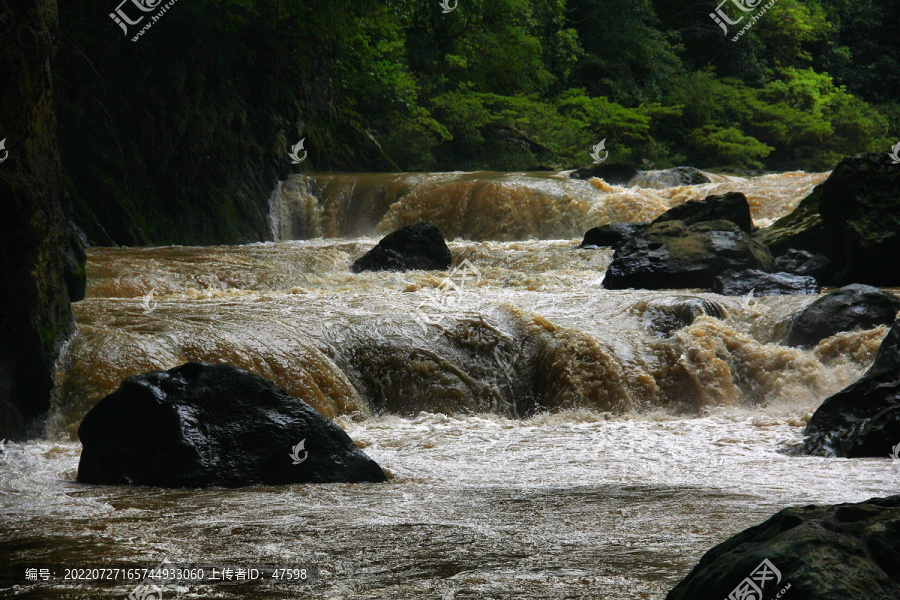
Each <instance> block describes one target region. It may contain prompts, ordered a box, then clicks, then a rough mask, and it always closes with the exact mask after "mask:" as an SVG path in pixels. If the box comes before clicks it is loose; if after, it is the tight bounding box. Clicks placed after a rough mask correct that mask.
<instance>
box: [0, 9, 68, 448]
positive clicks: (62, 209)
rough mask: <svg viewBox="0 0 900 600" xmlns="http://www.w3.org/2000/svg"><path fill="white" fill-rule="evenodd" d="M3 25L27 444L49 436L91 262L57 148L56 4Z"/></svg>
mask: <svg viewBox="0 0 900 600" xmlns="http://www.w3.org/2000/svg"><path fill="white" fill-rule="evenodd" d="M0 23H3V34H2V35H3V48H4V49H3V52H2V57H0V63H2V66H0V72H2V73H3V75H2V76H0V98H2V99H3V101H2V102H0V140H4V144H3V145H4V146H5V147H4V148H3V150H0V159H3V164H2V165H0V205H2V209H0V210H2V216H0V439H3V438H9V439H16V440H18V439H24V438H27V437H29V436H31V435H37V434H40V433H42V430H41V429H42V428H41V422H42V420H43V417H44V416H45V415H46V413H47V411H48V409H49V408H50V390H51V389H52V388H53V380H54V372H55V370H54V365H55V363H56V359H57V357H58V356H59V352H60V349H61V348H62V345H63V344H64V343H65V341H66V339H67V338H68V337H69V336H70V335H71V334H72V333H73V332H74V329H75V326H74V320H73V318H72V311H71V307H70V304H69V301H70V298H71V299H78V298H79V297H80V296H82V295H83V289H84V254H83V250H81V252H79V249H78V248H77V242H76V241H73V240H72V238H71V234H72V229H71V224H70V218H71V203H70V201H69V199H68V198H67V197H66V195H65V192H64V186H63V180H62V175H61V172H60V158H59V151H58V149H57V137H56V115H55V113H54V110H53V94H52V89H53V82H52V80H51V73H50V64H51V62H52V61H53V56H54V54H55V52H56V30H57V26H58V22H57V12H56V2H55V1H53V0H35V1H34V2H28V3H20V2H16V3H8V2H7V3H3V5H2V6H0ZM73 245H74V246H75V247H73Z"/></svg>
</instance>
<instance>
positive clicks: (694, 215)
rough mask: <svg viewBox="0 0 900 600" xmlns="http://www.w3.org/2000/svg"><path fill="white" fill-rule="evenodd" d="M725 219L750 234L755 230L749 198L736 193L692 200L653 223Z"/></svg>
mask: <svg viewBox="0 0 900 600" xmlns="http://www.w3.org/2000/svg"><path fill="white" fill-rule="evenodd" d="M723 219H724V220H726V221H731V222H732V223H734V224H735V225H737V226H738V227H740V228H741V229H743V230H744V231H746V232H747V233H750V232H751V231H752V230H753V219H752V218H751V217H750V203H749V202H747V197H746V196H744V195H743V194H740V193H736V192H731V193H728V194H725V195H724V196H707V197H706V198H705V199H703V200H692V201H689V202H685V203H684V204H679V205H678V206H675V207H673V208H670V209H669V210H667V211H666V212H664V213H663V214H661V215H660V216H658V217H657V218H656V219H655V220H654V221H653V222H654V223H665V222H666V221H681V222H682V223H684V224H685V225H693V224H694V223H702V222H703V221H718V220H723Z"/></svg>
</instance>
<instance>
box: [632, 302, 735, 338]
mask: <svg viewBox="0 0 900 600" xmlns="http://www.w3.org/2000/svg"><path fill="white" fill-rule="evenodd" d="M700 315H708V316H710V317H715V318H717V319H724V318H725V317H726V315H727V312H726V310H725V307H723V306H722V305H721V304H719V303H718V302H712V301H710V300H704V299H703V298H699V297H697V296H672V297H670V298H660V299H657V300H652V301H650V302H648V303H647V304H646V305H645V306H644V307H643V316H642V320H643V322H644V327H645V328H646V329H647V332H648V333H650V334H652V335H655V336H657V337H660V338H668V337H670V336H671V335H672V334H673V333H674V332H675V331H677V330H679V329H682V328H684V327H687V326H688V325H690V324H691V323H693V322H694V320H695V319H696V318H697V317H699V316H700Z"/></svg>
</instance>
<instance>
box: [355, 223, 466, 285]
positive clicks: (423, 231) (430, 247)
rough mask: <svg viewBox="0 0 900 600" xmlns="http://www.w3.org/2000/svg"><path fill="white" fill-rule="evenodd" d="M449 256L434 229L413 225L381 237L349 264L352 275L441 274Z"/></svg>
mask: <svg viewBox="0 0 900 600" xmlns="http://www.w3.org/2000/svg"><path fill="white" fill-rule="evenodd" d="M452 262H453V256H452V255H451V254H450V249H449V248H447V244H446V242H444V237H443V236H442V235H441V232H440V231H438V228H437V227H435V226H434V225H429V224H428V223H417V224H415V225H408V226H406V227H404V228H402V229H398V230H397V231H395V232H393V233H389V234H388V235H386V236H384V237H383V238H382V239H381V241H380V242H378V245H377V246H375V247H374V248H372V249H371V250H369V251H368V252H367V253H366V254H365V255H363V256H361V257H360V258H358V259H357V260H356V262H354V263H353V266H352V267H351V268H350V270H351V271H353V272H354V273H361V272H363V271H413V270H423V271H444V270H446V269H449V268H450V264H451V263H452Z"/></svg>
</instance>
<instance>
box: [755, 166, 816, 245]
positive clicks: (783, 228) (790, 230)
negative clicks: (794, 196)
mask: <svg viewBox="0 0 900 600" xmlns="http://www.w3.org/2000/svg"><path fill="white" fill-rule="evenodd" d="M822 185H823V184H820V185H818V186H816V189H814V190H813V191H812V193H811V194H810V195H809V196H807V197H806V198H804V199H803V200H801V201H800V204H798V205H797V208H795V209H794V211H793V212H792V213H790V214H788V215H785V216H783V217H781V218H780V219H778V220H777V221H775V222H774V223H772V225H770V226H769V227H766V228H765V229H760V230H759V231H758V232H756V233H754V234H753V237H755V238H756V239H757V240H759V241H760V242H762V243H763V244H765V245H766V247H767V248H768V249H769V251H770V252H772V254H776V255H781V254H784V253H785V252H788V251H789V250H790V249H791V248H804V249H806V250H808V251H810V252H814V253H821V254H825V255H828V256H830V255H831V254H832V252H833V251H834V243H833V240H829V239H827V237H826V236H825V233H824V227H823V225H822V217H821V215H819V200H820V199H821V197H822Z"/></svg>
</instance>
